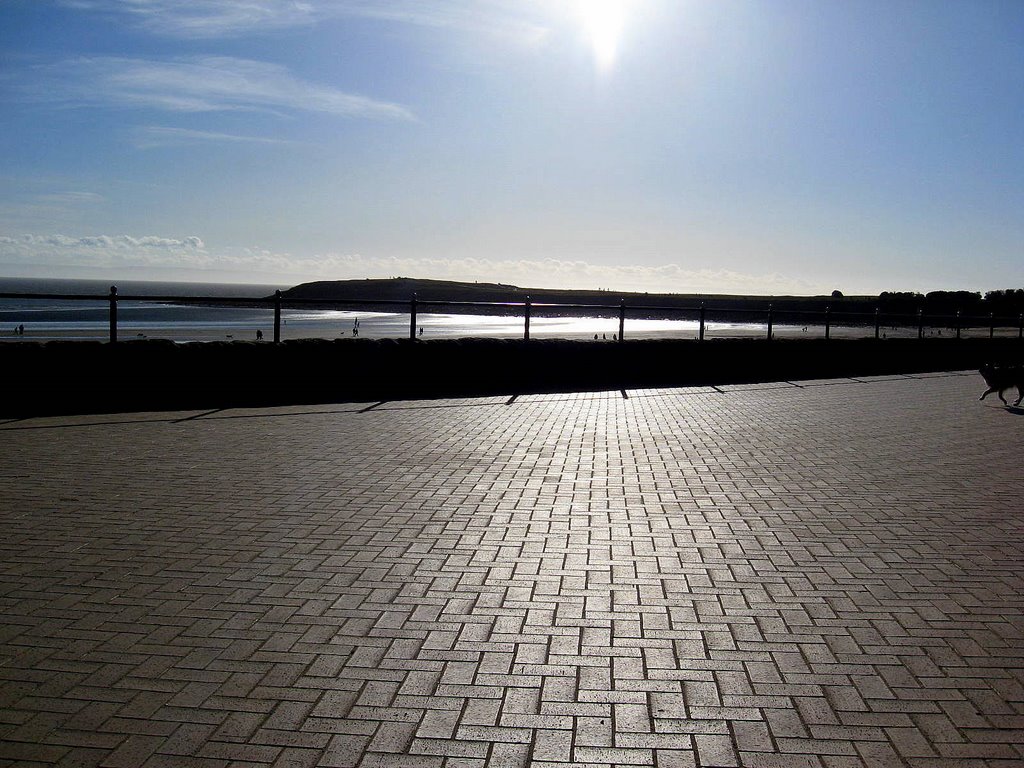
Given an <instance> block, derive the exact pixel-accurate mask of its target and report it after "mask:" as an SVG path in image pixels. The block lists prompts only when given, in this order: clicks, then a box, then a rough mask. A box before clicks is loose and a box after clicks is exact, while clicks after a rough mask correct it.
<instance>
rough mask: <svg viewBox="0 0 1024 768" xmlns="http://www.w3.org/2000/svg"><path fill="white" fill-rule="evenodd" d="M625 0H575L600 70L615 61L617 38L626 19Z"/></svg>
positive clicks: (608, 66)
mask: <svg viewBox="0 0 1024 768" xmlns="http://www.w3.org/2000/svg"><path fill="white" fill-rule="evenodd" d="M626 2H627V0H577V8H578V10H579V14H580V18H581V19H582V21H583V28H584V30H585V33H586V35H587V38H588V39H589V41H590V45H591V48H592V49H593V51H594V62H595V64H596V65H597V68H598V69H600V70H606V69H608V68H610V67H611V66H612V65H613V64H614V63H615V57H616V55H617V54H618V51H619V39H620V38H621V37H622V27H623V24H624V23H625V20H626Z"/></svg>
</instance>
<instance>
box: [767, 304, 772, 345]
mask: <svg viewBox="0 0 1024 768" xmlns="http://www.w3.org/2000/svg"><path fill="white" fill-rule="evenodd" d="M771 340H772V305H771V304H769V305H768V341H771Z"/></svg>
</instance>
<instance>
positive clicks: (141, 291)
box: [0, 278, 765, 343]
mask: <svg viewBox="0 0 1024 768" xmlns="http://www.w3.org/2000/svg"><path fill="white" fill-rule="evenodd" d="M287 287H289V286H286V285H244V284H237V283H168V282H146V281H124V282H119V283H118V284H117V290H118V295H119V296H121V297H124V296H133V297H135V296H138V297H146V296H154V297H158V296H189V297H199V296H202V297H207V296H209V297H214V296H216V297H230V298H254V299H255V298H263V297H267V296H270V295H272V294H273V293H274V291H275V290H276V289H284V288H287ZM109 290H110V283H109V282H105V281H101V280H77V279H75V280H72V279H68V280H61V279H35V278H0V294H2V293H44V294H70V295H80V296H91V297H94V298H92V299H90V300H67V299H24V298H0V341H21V340H30V339H31V340H35V341H47V340H54V339H89V340H99V341H103V340H106V339H107V338H108V334H109V317H108V310H109V306H108V302H107V300H106V299H105V298H104V297H105V296H106V295H107V294H108V293H109ZM117 313H118V337H119V338H120V339H125V340H127V339H132V338H137V339H144V338H161V339H170V340H172V341H175V342H179V343H186V342H197V341H213V340H255V339H256V338H257V336H258V335H259V334H262V336H263V338H264V339H266V340H269V339H270V338H271V337H272V335H273V325H274V314H273V310H272V309H270V308H267V309H262V308H248V307H215V306H196V305H180V304H172V303H168V302H166V301H158V300H153V301H146V300H144V299H143V300H140V301H127V300H122V301H119V302H118V309H117ZM281 319H282V325H281V336H282V339H297V338H321V339H335V338H345V337H349V338H351V337H352V336H353V335H356V334H358V336H359V337H360V338H402V337H408V335H409V331H410V318H409V313H408V312H365V311H361V310H355V309H353V310H348V309H345V310H324V309H316V310H313V309H309V310H307V309H284V310H282V313H281ZM22 326H23V327H24V332H23V333H18V332H17V329H19V328H20V327H22ZM764 328H765V326H764V325H763V324H756V323H751V324H744V323H714V322H709V323H707V325H706V328H705V334H706V336H709V337H715V336H720V337H729V336H749V335H757V334H759V333H763V332H764ZM618 331H619V322H618V318H616V317H540V316H537V315H534V316H533V317H531V319H530V336H531V338H568V339H597V340H612V339H614V338H616V336H617V334H618ZM416 333H417V335H418V336H420V337H421V338H425V339H430V338H465V337H492V338H522V337H523V335H524V319H523V318H522V317H514V316H509V317H502V316H494V315H467V314H448V313H431V312H426V311H423V308H422V307H421V308H420V311H419V312H418V313H417V323H416ZM697 333H698V323H697V322H696V321H695V320H649V319H639V318H629V317H628V316H627V320H626V336H627V338H690V339H692V338H696V336H697Z"/></svg>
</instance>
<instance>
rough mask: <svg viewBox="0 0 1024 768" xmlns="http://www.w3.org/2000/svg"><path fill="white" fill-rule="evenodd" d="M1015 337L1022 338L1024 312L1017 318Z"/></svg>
mask: <svg viewBox="0 0 1024 768" xmlns="http://www.w3.org/2000/svg"><path fill="white" fill-rule="evenodd" d="M1017 323H1018V325H1017V338H1018V339H1024V314H1022V315H1021V316H1020V317H1019V318H1018V319H1017Z"/></svg>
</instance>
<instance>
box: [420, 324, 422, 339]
mask: <svg viewBox="0 0 1024 768" xmlns="http://www.w3.org/2000/svg"><path fill="white" fill-rule="evenodd" d="M422 335H423V326H422V325H421V326H420V336H422Z"/></svg>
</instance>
